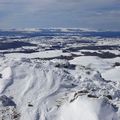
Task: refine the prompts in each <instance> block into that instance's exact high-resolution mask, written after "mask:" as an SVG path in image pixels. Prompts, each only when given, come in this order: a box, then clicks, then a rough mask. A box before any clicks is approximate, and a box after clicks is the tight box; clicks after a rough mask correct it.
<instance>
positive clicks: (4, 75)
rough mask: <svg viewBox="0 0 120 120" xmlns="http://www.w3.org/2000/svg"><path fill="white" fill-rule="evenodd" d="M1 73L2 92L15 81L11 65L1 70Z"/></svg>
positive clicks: (0, 89) (0, 84) (0, 85)
mask: <svg viewBox="0 0 120 120" xmlns="http://www.w3.org/2000/svg"><path fill="white" fill-rule="evenodd" d="M0 74H1V78H0V93H2V92H3V91H4V90H5V89H6V88H7V87H8V86H9V85H11V84H12V83H13V80H12V69H11V68H10V67H6V68H4V69H3V71H1V72H0Z"/></svg>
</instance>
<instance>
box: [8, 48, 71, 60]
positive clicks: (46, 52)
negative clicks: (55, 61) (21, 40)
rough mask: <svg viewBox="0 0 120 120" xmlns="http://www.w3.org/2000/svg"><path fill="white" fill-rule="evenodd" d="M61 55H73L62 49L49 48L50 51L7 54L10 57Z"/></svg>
mask: <svg viewBox="0 0 120 120" xmlns="http://www.w3.org/2000/svg"><path fill="white" fill-rule="evenodd" d="M60 56H71V54H70V53H63V52H62V50H48V51H41V52H35V53H31V54H25V53H12V54H7V55H6V57H8V58H17V59H21V58H41V59H44V58H55V57H60Z"/></svg>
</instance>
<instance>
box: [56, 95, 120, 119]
mask: <svg viewBox="0 0 120 120" xmlns="http://www.w3.org/2000/svg"><path fill="white" fill-rule="evenodd" d="M74 119H75V120H118V118H117V115H116V112H115V109H114V107H113V106H112V105H111V104H110V103H109V102H108V101H107V100H105V99H102V98H101V99H95V98H94V99H93V98H87V97H85V96H80V97H78V98H77V99H76V100H74V101H73V102H71V103H69V102H66V103H65V104H64V105H63V106H62V107H61V108H60V113H59V115H58V119H57V120H74Z"/></svg>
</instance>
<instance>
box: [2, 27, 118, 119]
mask: <svg viewBox="0 0 120 120" xmlns="http://www.w3.org/2000/svg"><path fill="white" fill-rule="evenodd" d="M38 30H39V29H38ZM40 30H43V29H40ZM77 30H78V31H79V29H77ZM84 30H85V29H83V31H84ZM27 31H28V32H30V33H31V32H32V33H33V32H35V31H36V32H39V31H37V29H31V30H27V29H26V30H21V32H25V33H26V32H27ZM48 31H51V32H55V31H56V29H49V30H48ZM58 31H63V32H70V31H71V32H72V31H73V32H74V31H75V29H74V30H72V29H67V28H65V29H59V30H57V32H58ZM87 31H88V30H87ZM57 34H59V33H57ZM6 39H7V40H8V41H9V42H12V41H25V42H26V43H27V42H28V43H34V44H35V45H36V47H30V46H27V47H21V48H16V49H15V48H11V49H8V50H0V120H2V119H3V120H120V79H119V78H120V74H119V73H120V66H119V63H120V57H119V49H120V48H119V46H118V47H113V48H112V49H107V48H106V49H105V50H104V49H103V50H93V49H92V48H91V50H87V49H83V50H81V47H83V46H86V47H87V46H88V47H89V48H90V46H94V45H101V46H102V45H108V46H109V45H112V44H114V45H119V44H118V43H119V41H118V38H117V39H116V38H106V39H105V38H97V37H82V36H68V35H66V36H59V35H58V36H52V37H51V36H50V37H49V36H47V37H46V36H37V37H31V38H24V39H22V38H21V39H19V38H16V39H11V38H10V37H9V36H8V37H7V38H6ZM81 40H82V41H83V43H81ZM84 40H89V42H88V43H86V41H85V43H84ZM3 41H4V39H3ZM4 42H6V41H4ZM54 46H55V47H54ZM56 46H57V47H56ZM23 49H24V50H23ZM27 50H34V51H33V52H32V53H27ZM24 51H25V52H26V53H24ZM86 51H88V52H92V53H94V52H97V53H101V52H107V51H108V52H111V53H115V54H116V55H118V56H117V57H114V58H105V59H103V58H100V57H98V56H85V55H84V54H82V53H81V52H86ZM9 52H10V53H9Z"/></svg>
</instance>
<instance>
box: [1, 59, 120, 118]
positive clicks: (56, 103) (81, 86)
mask: <svg viewBox="0 0 120 120" xmlns="http://www.w3.org/2000/svg"><path fill="white" fill-rule="evenodd" d="M5 63H6V65H7V66H9V67H7V68H4V69H3V72H1V74H2V77H3V79H4V80H8V81H9V79H10V76H11V74H12V81H13V82H12V83H11V82H8V83H9V84H8V83H7V84H4V92H3V94H4V95H6V96H8V97H9V96H12V97H13V101H14V103H15V105H16V108H17V109H16V112H17V115H18V118H19V119H20V120H28V119H29V120H46V119H48V120H54V119H57V118H56V116H57V114H58V111H59V109H61V106H62V104H64V102H65V101H68V99H69V97H70V94H71V93H73V94H75V93H76V92H78V95H79V94H80V91H82V90H83V94H84V91H85V90H86V91H87V92H85V94H86V95H88V96H90V97H94V96H95V97H96V99H97V98H98V97H100V96H103V95H104V96H106V97H107V96H108V95H109V96H111V97H112V99H116V98H119V97H120V96H119V92H118V89H117V88H116V87H115V85H114V83H112V82H110V83H108V82H107V81H105V80H104V79H103V78H102V77H101V74H100V73H99V72H97V71H94V70H92V69H90V68H85V67H82V66H78V67H76V69H75V70H72V69H66V68H58V67H55V66H54V65H55V62H54V63H53V62H49V61H39V60H38V61H36V60H30V59H28V58H26V59H21V60H20V59H18V60H10V61H8V60H6V62H5ZM3 67H4V65H3ZM10 68H11V69H12V70H11V69H10ZM1 69H2V66H1ZM11 71H12V73H11ZM5 72H6V74H7V75H6V76H5V75H4V74H5ZM4 76H5V77H4ZM5 78H6V79H5ZM8 78H9V79H8ZM10 83H11V84H10ZM0 85H1V86H0V87H2V85H3V84H0ZM1 95H2V94H1ZM74 99H76V97H75V98H74ZM80 100H81V99H80ZM88 101H89V99H88ZM96 101H97V100H96ZM82 102H84V101H82ZM70 104H71V103H70ZM78 104H79V103H78ZM80 104H82V103H80ZM98 104H99V103H98ZM8 106H9V105H8ZM70 106H71V105H70ZM91 106H92V105H91ZM87 107H88V108H89V106H87ZM3 108H4V109H5V107H3ZM9 108H10V109H11V110H12V109H13V106H11V107H10V106H9ZM63 108H64V107H63ZM67 109H68V108H65V110H67ZM70 109H72V108H70ZM76 109H77V108H76ZM96 109H97V108H96ZM101 109H102V108H101ZM105 109H106V108H105ZM78 110H79V108H78ZM7 112H8V114H10V115H11V116H12V114H13V113H11V112H10V111H7ZM68 112H69V111H68V110H67V111H66V113H64V114H66V115H67V114H68ZM83 112H84V111H83ZM89 112H90V114H92V113H91V108H90V111H89ZM61 114H62V113H61ZM70 114H71V113H70ZM76 114H79V113H75V115H76ZM81 114H82V113H81ZM83 114H85V113H83ZM99 114H102V113H101V112H100V113H99ZM111 114H114V112H113V113H112V111H111ZM115 114H117V113H115ZM106 115H107V114H106ZM4 116H5V115H4ZM63 116H64V115H63ZM5 117H6V116H5ZM79 117H80V116H78V118H79ZM106 117H107V116H106ZM108 118H109V117H108ZM64 119H65V118H63V120H64ZM76 119H77V118H76ZM81 119H85V120H87V118H85V117H83V118H81ZM5 120H11V119H10V118H9V119H7V117H6V119H5ZM60 120H62V119H60ZM66 120H68V119H67V118H66ZM71 120H73V119H72V118H71ZM95 120H96V119H95ZM98 120H101V118H99V119H98ZM104 120H108V119H107V118H106V119H104ZM109 120H112V117H111V118H110V119H109ZM114 120H117V119H114Z"/></svg>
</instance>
